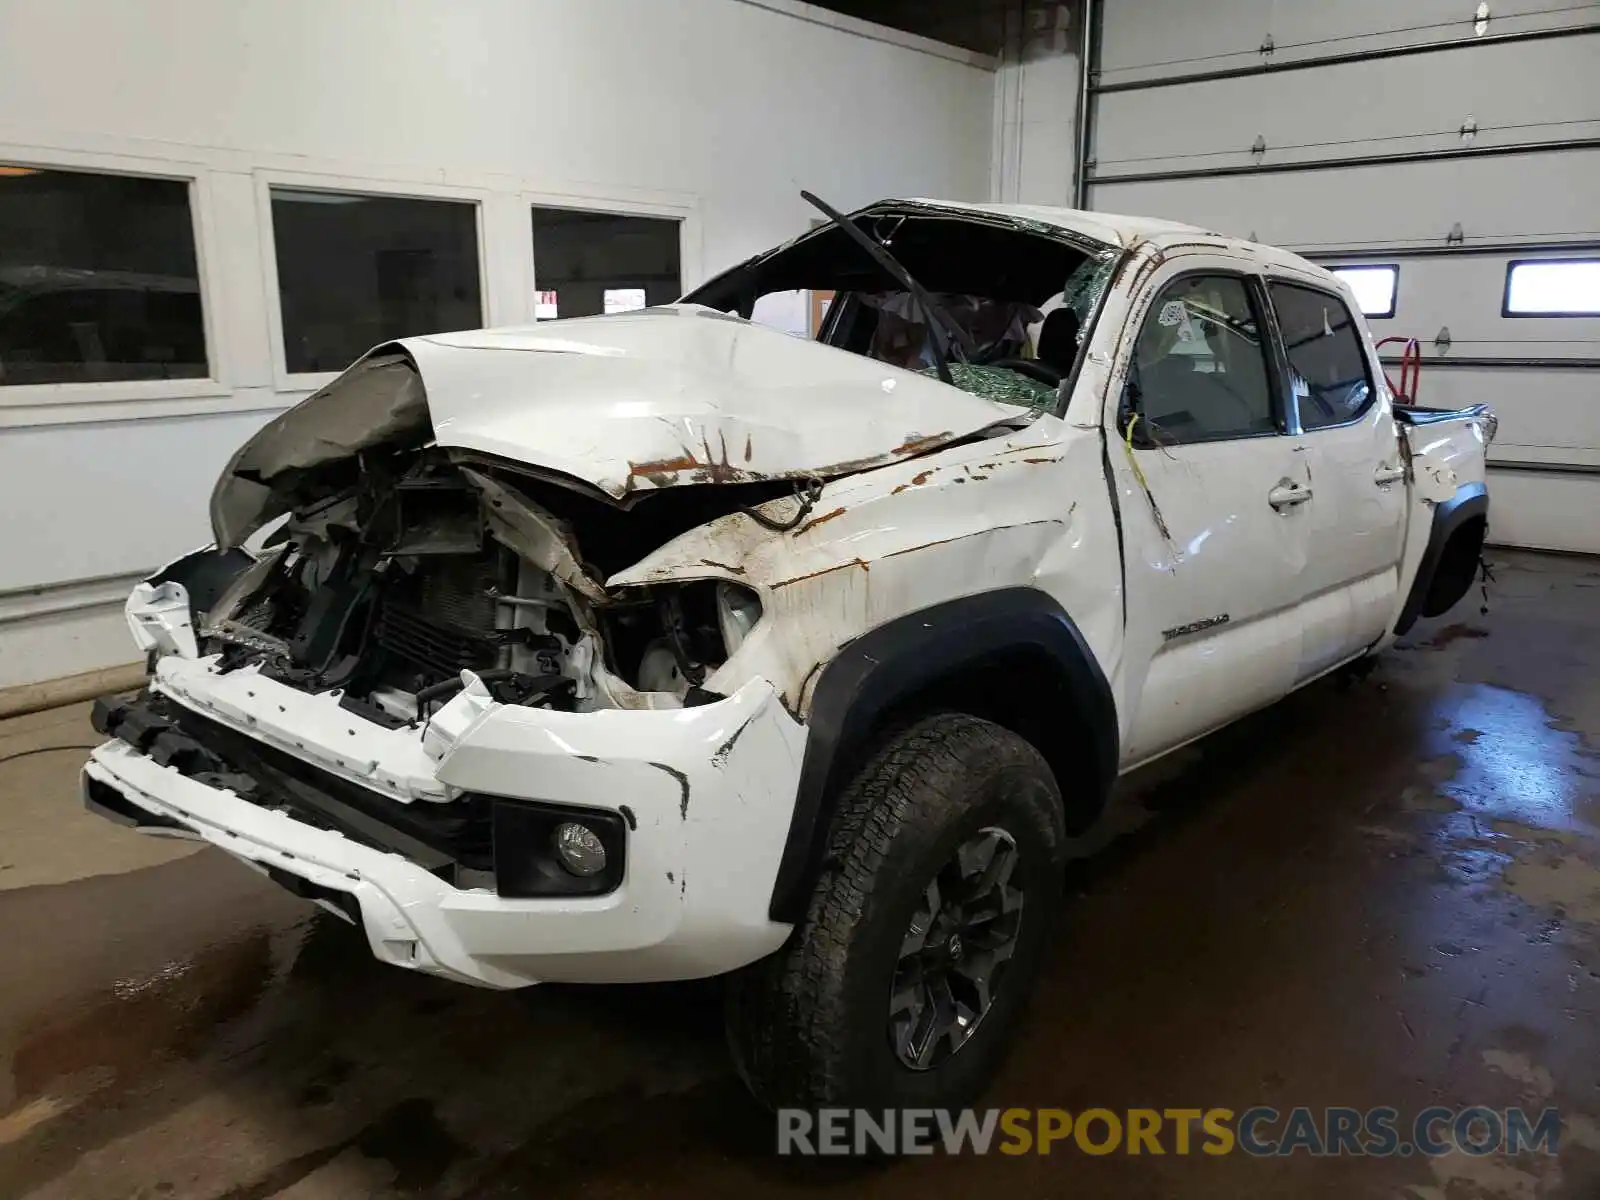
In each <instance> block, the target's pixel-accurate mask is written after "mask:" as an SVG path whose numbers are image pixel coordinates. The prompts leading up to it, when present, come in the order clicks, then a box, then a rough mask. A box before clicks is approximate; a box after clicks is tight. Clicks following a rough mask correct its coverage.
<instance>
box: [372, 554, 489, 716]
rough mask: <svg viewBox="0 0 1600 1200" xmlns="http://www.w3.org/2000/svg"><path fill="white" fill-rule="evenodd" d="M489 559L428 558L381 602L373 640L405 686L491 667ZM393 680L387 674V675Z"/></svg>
mask: <svg viewBox="0 0 1600 1200" xmlns="http://www.w3.org/2000/svg"><path fill="white" fill-rule="evenodd" d="M494 597H495V563H494V561H493V559H492V558H488V557H482V558H469V557H465V556H460V557H454V556H452V557H428V558H424V559H423V560H422V561H421V564H420V565H419V567H418V568H417V571H416V573H415V574H413V575H408V576H403V577H401V578H399V579H396V580H394V581H393V582H392V583H390V584H389V585H388V586H387V587H386V588H385V589H384V594H383V598H382V600H381V601H380V604H379V608H378V615H377V622H376V624H375V626H374V628H373V631H372V633H373V641H374V642H375V643H376V645H377V647H378V648H379V649H380V650H383V651H384V652H385V653H386V655H387V657H388V660H389V663H390V666H391V667H393V666H395V665H398V666H400V667H402V668H403V670H404V674H405V675H406V676H407V678H406V679H405V682H407V683H410V684H411V685H413V686H426V685H427V684H430V683H438V682H441V681H442V680H445V679H452V678H454V677H455V676H457V675H459V674H460V673H461V672H462V671H463V670H472V671H481V670H484V669H485V668H487V667H493V666H495V665H496V659H497V650H498V647H499V642H498V640H497V639H496V635H495V629H494V620H495V602H494ZM385 674H388V675H389V676H390V678H393V673H392V671H386V672H385Z"/></svg>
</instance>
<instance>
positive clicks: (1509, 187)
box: [1090, 150, 1600, 248]
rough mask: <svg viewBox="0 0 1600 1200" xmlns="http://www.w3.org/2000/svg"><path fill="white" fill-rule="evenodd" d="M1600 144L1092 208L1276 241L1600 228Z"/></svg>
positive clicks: (1132, 187) (1178, 190)
mask: <svg viewBox="0 0 1600 1200" xmlns="http://www.w3.org/2000/svg"><path fill="white" fill-rule="evenodd" d="M1597 179H1600V150H1585V151H1571V152H1565V153H1560V154H1519V155H1501V156H1494V157H1484V158H1481V159H1470V158H1469V159H1454V160H1447V161H1441V162H1422V163H1406V164H1402V165H1386V166H1367V167H1346V168H1340V169H1338V170H1321V171H1297V172H1290V173H1284V174H1259V175H1232V176H1223V177H1220V178H1207V179H1181V180H1171V181H1159V182H1149V183H1125V184H1114V185H1113V184H1104V183H1102V184H1099V185H1097V186H1095V187H1093V188H1092V189H1091V193H1090V197H1091V201H1092V206H1093V207H1095V208H1100V209H1104V210H1106V211H1107V212H1125V213H1132V214H1135V215H1138V216H1151V217H1166V218H1168V219H1170V220H1175V221H1186V222H1188V223H1189V224H1192V225H1199V226H1201V227H1202V228H1206V229H1214V230H1217V231H1218V232H1221V233H1228V234H1233V235H1236V236H1248V235H1249V234H1250V232H1251V231H1252V230H1253V231H1255V232H1256V233H1257V235H1258V240H1260V241H1263V242H1271V243H1272V244H1274V245H1279V246H1295V247H1304V248H1316V247H1327V248H1334V247H1338V246H1360V247H1366V246H1371V245H1377V244H1396V243H1429V242H1433V243H1438V242H1442V241H1443V240H1444V238H1445V236H1446V234H1447V233H1448V232H1449V231H1450V228H1451V226H1452V225H1454V224H1455V223H1457V222H1459V223H1460V224H1461V226H1462V228H1463V229H1464V230H1465V231H1466V233H1467V234H1468V235H1469V236H1471V237H1473V238H1478V239H1483V240H1499V239H1501V238H1506V237H1525V236H1540V237H1551V236H1566V237H1579V236H1593V235H1594V234H1596V233H1600V228H1597V227H1600V203H1597V202H1596V196H1597V194H1600V193H1597V192H1596V190H1595V189H1596V181H1597Z"/></svg>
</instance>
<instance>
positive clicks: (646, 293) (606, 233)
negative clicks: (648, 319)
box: [533, 208, 683, 320]
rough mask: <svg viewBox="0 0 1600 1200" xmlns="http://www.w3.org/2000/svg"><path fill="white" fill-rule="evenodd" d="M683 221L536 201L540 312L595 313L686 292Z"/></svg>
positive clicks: (548, 315)
mask: <svg viewBox="0 0 1600 1200" xmlns="http://www.w3.org/2000/svg"><path fill="white" fill-rule="evenodd" d="M678 227H679V226H678V222H677V221H676V220H673V219H670V218H666V217H636V216H626V215H623V214H621V213H603V212H585V211H579V210H576V209H566V208H535V209H534V210H533V275H534V281H535V283H534V286H535V287H536V288H537V289H538V296H537V298H536V304H535V316H536V317H537V319H539V320H551V319H554V318H557V317H593V316H599V315H601V314H603V313H617V312H628V311H630V310H632V309H636V308H644V307H646V306H648V305H652V304H670V303H671V302H672V301H674V300H676V299H677V298H678V297H679V296H680V295H681V294H682V293H683V283H682V279H681V264H680V259H679V249H678Z"/></svg>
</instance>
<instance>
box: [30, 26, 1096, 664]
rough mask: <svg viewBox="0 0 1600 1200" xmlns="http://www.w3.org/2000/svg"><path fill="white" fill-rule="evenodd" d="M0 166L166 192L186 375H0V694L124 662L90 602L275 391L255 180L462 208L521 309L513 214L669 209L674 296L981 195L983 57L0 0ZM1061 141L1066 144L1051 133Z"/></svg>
mask: <svg viewBox="0 0 1600 1200" xmlns="http://www.w3.org/2000/svg"><path fill="white" fill-rule="evenodd" d="M0 29H4V30H5V36H4V37H3V38H0V161H10V162H20V163H25V164H33V165H40V166H51V165H54V166H61V167H69V168H70V167H79V168H84V169H100V170H126V171H132V172H135V173H152V174H162V175H173V176H178V177H183V178H189V179H192V180H193V184H192V188H191V201H192V205H193V207H194V208H195V212H196V226H197V235H198V236H197V240H198V243H199V249H200V255H201V276H202V279H201V284H202V291H203V297H204V303H205V308H206V315H207V328H208V344H209V350H210V356H211V361H212V376H213V378H212V379H211V380H206V381H193V380H187V381H181V382H174V383H167V384H163V385H148V384H146V385H138V386H127V385H117V384H96V385H71V386H65V387H56V388H26V389H24V388H4V389H0V500H3V502H4V505H5V509H6V513H7V517H6V521H5V523H4V526H3V533H0V687H4V686H8V685H14V684H18V683H23V682H29V681H34V680H40V679H47V678H53V677H57V676H61V675H66V674H72V673H76V672H81V671H87V670H91V669H94V668H98V667H101V666H105V665H109V664H112V663H116V662H120V661H124V660H126V659H127V658H128V657H129V656H130V651H131V644H130V643H129V642H128V640H127V637H126V633H125V631H124V630H123V628H122V626H121V618H120V613H119V611H118V609H119V607H120V596H121V595H122V594H123V593H124V592H125V591H126V587H125V585H126V584H127V583H128V582H131V579H132V578H134V577H136V576H137V575H138V574H140V573H143V572H145V571H148V570H149V569H150V568H151V567H153V566H155V565H157V564H159V563H161V562H163V561H165V560H167V559H169V558H171V557H173V556H175V555H177V554H179V553H182V552H183V551H185V550H187V549H189V548H190V547H192V546H194V545H197V544H200V543H203V542H204V541H206V540H208V536H209V535H208V531H207V522H206V515H205V507H206V498H207V496H208V494H209V490H210V486H211V483H212V481H213V479H214V478H215V476H216V474H217V472H218V471H219V469H220V468H221V466H222V465H223V463H224V462H225V460H226V457H227V455H228V454H229V453H230V452H231V450H232V449H233V448H234V447H235V446H237V444H238V443H239V442H240V441H241V440H243V439H244V438H245V437H246V436H248V434H249V433H250V432H251V431H252V430H253V429H254V428H256V427H257V426H258V425H259V424H260V423H262V422H263V421H265V420H266V419H268V418H269V417H270V416H271V415H273V414H275V413H276V412H279V411H281V410H282V409H283V408H285V407H287V406H289V405H291V404H293V403H294V402H296V401H297V400H299V399H301V398H302V397H303V396H304V395H306V394H307V392H308V391H309V390H310V388H311V386H313V385H314V383H315V382H316V381H315V380H314V379H310V378H308V377H304V376H301V377H287V376H286V375H285V373H284V370H283V365H282V361H281V353H280V351H279V350H278V349H277V343H278V339H279V337H280V335H279V333H278V331H277V330H276V306H277V297H276V294H275V291H274V282H273V278H272V273H273V268H272V263H271V255H270V253H269V247H270V230H269V229H268V228H267V221H266V211H267V210H266V203H265V198H266V189H267V186H268V184H269V182H294V183H298V184H303V185H309V186H328V187H350V186H354V187H359V188H365V189H368V190H373V189H377V190H385V191H392V192H394V193H397V194H407V195H434V194H437V195H445V196H453V197H459V198H466V199H472V200H476V201H477V202H478V204H479V206H480V218H479V226H480V244H481V253H482V257H483V282H484V306H485V320H486V321H487V322H488V323H490V324H511V323H519V322H524V321H529V320H531V319H532V315H533V314H532V304H533V296H532V293H533V290H534V280H533V264H532V236H531V232H530V223H529V212H528V208H529V205H530V204H531V203H535V202H539V203H556V204H570V205H572V206H577V207H599V208H611V209H615V210H620V211H645V212H660V213H663V214H665V215H672V216H677V217H680V218H682V219H683V220H684V246H683V249H684V255H683V276H684V284H685V286H686V287H688V286H692V285H693V284H694V283H695V282H697V281H698V280H700V279H702V278H704V277H705V276H706V275H707V274H709V273H710V272H712V271H714V270H716V269H719V268H721V267H723V266H725V265H728V264H731V263H732V262H734V261H737V260H738V259H739V258H741V257H743V256H745V255H747V254H750V253H753V252H755V251H757V250H760V249H762V248H764V247H766V246H769V245H771V244H774V243H775V242H778V241H780V240H783V239H785V238H787V237H789V236H791V235H793V234H794V233H795V232H797V231H798V230H801V229H803V228H805V226H806V223H807V220H808V219H809V217H810V216H812V215H814V214H813V212H812V210H811V209H810V208H809V207H808V206H806V205H805V204H804V202H803V201H801V200H800V198H799V196H798V195H797V193H798V191H799V189H800V188H802V187H806V188H809V189H811V190H813V191H816V192H817V193H819V194H820V195H822V196H824V197H827V198H828V199H830V200H831V201H832V202H833V203H835V204H836V205H838V206H841V207H845V208H848V207H853V206H857V205H860V204H863V203H866V202H868V201H871V200H875V199H879V198H881V197H884V196H891V195H925V196H941V197H950V198H955V199H969V200H977V199H983V198H985V197H986V196H987V195H988V194H989V192H990V185H991V176H990V143H991V137H992V121H993V117H994V112H995V107H994V99H993V97H994V82H995V77H994V73H993V69H992V67H993V64H992V63H990V62H988V61H987V60H984V59H982V58H981V57H979V56H975V55H970V54H967V53H965V52H962V51H958V50H954V49H952V48H949V47H944V46H940V45H937V44H935V43H931V42H926V41H924V40H921V39H917V38H913V37H910V36H908V35H902V34H898V33H893V32H891V31H888V30H884V29H881V28H879V27H875V26H869V25H866V24H864V23H862V22H857V21H852V20H850V19H848V18H844V17H836V16H834V15H832V14H827V13H823V12H822V11H821V10H818V9H815V8H813V7H811V6H810V5H805V4H801V3H795V2H792V0H671V2H670V3H668V2H665V0H340V2H339V3H337V4H329V3H326V2H324V0H228V2H227V3H216V2H215V0H141V2H140V3H138V4H129V3H124V2H123V0H0ZM1063 145H1065V146H1066V147H1067V148H1068V153H1069V154H1070V137H1069V138H1066V139H1064V140H1063Z"/></svg>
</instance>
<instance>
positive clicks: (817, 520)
mask: <svg viewBox="0 0 1600 1200" xmlns="http://www.w3.org/2000/svg"><path fill="white" fill-rule="evenodd" d="M844 514H845V509H844V506H843V505H840V506H839V507H838V508H836V509H834V510H833V511H832V512H825V513H823V514H822V515H821V516H820V517H812V518H811V520H809V521H807V522H806V523H805V524H804V525H802V526H800V528H799V529H796V530H795V531H794V535H795V537H799V536H800V535H801V534H802V533H805V532H806V531H807V530H808V529H815V528H816V527H817V526H818V525H823V524H826V523H827V522H829V521H831V520H833V519H834V518H835V517H842V516H844Z"/></svg>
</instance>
